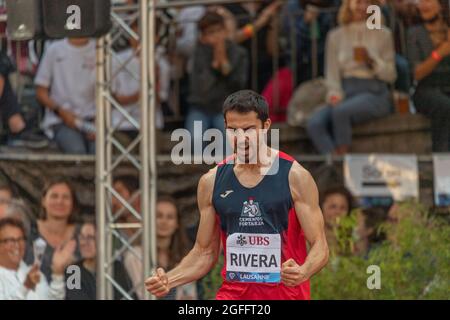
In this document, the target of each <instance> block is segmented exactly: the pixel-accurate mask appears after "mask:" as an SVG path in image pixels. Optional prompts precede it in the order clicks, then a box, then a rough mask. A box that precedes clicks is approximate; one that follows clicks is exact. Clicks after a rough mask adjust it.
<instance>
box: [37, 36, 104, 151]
mask: <svg viewBox="0 0 450 320" xmlns="http://www.w3.org/2000/svg"><path fill="white" fill-rule="evenodd" d="M95 63H96V62H95V42H94V41H93V40H90V39H88V38H68V39H63V40H58V41H55V42H53V43H52V44H51V45H50V46H49V47H48V49H47V50H46V52H45V53H44V56H43V58H42V60H41V63H40V65H39V69H38V72H37V75H36V78H35V80H34V82H35V84H36V95H37V99H38V101H39V102H40V103H41V104H42V105H44V106H45V108H46V112H45V116H44V120H43V124H42V127H43V129H44V130H45V132H46V133H47V134H48V135H49V137H51V138H54V140H55V141H56V142H57V144H58V146H59V148H60V149H61V150H62V151H63V152H64V153H69V154H93V153H94V152H95V125H94V118H95V112H96V110H95V84H96V83H95V76H96V75H95Z"/></svg>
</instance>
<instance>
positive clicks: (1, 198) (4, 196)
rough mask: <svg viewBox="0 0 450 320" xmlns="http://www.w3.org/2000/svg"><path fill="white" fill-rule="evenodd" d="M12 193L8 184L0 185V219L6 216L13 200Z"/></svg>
mask: <svg viewBox="0 0 450 320" xmlns="http://www.w3.org/2000/svg"><path fill="white" fill-rule="evenodd" d="M13 195H14V191H13V189H12V187H11V185H9V184H8V183H3V184H1V185H0V219H1V218H4V217H5V216H6V212H7V210H8V206H9V205H10V203H11V200H12V199H13Z"/></svg>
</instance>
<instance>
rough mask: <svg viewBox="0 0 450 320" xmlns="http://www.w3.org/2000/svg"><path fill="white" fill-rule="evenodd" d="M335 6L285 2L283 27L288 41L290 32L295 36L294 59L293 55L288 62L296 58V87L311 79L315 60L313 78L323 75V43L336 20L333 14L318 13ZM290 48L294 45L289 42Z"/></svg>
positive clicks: (324, 0)
mask: <svg viewBox="0 0 450 320" xmlns="http://www.w3.org/2000/svg"><path fill="white" fill-rule="evenodd" d="M335 5H336V1H330V0H290V1H288V4H287V6H286V13H285V14H286V16H285V19H283V28H284V31H285V34H286V35H287V37H288V39H290V37H291V32H294V34H295V38H296V42H295V44H296V48H295V49H296V56H295V57H294V56H292V57H291V59H296V60H295V62H296V65H297V70H296V72H297V75H296V77H297V83H298V84H301V83H302V82H304V81H307V80H311V79H312V78H313V72H312V71H313V70H312V69H313V63H314V61H315V62H316V64H317V70H316V71H317V74H316V77H318V76H323V74H324V59H325V40H326V36H327V34H328V31H329V30H330V29H331V28H332V26H333V25H334V24H335V22H334V20H335V18H334V14H333V13H331V12H324V11H322V12H321V10H323V9H324V8H327V7H332V6H335ZM292 28H293V29H292ZM314 41H316V44H317V47H316V52H315V53H314V52H313V43H314ZM292 45H294V44H293V43H291V41H289V46H292ZM291 53H292V49H291ZM315 59H316V60H315Z"/></svg>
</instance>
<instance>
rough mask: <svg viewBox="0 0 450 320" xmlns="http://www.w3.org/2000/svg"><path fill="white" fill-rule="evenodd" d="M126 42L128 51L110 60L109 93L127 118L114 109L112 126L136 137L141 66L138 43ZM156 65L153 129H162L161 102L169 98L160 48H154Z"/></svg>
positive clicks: (167, 70)
mask: <svg viewBox="0 0 450 320" xmlns="http://www.w3.org/2000/svg"><path fill="white" fill-rule="evenodd" d="M131 28H132V29H133V31H135V32H136V33H138V32H139V30H138V25H137V23H134V24H133V25H132V26H131ZM129 42H130V48H128V49H125V50H123V51H122V52H120V53H118V55H117V57H116V59H113V61H112V70H113V73H112V74H113V81H112V91H113V93H114V98H115V99H116V100H117V102H119V103H120V104H121V105H122V106H123V107H124V111H126V112H127V114H128V117H127V116H124V114H123V113H122V112H120V111H119V110H117V108H113V110H112V125H113V127H114V128H115V129H118V130H119V131H120V132H122V133H124V134H126V135H127V136H128V138H135V136H136V135H137V133H138V131H139V125H140V123H141V113H140V106H139V100H140V95H141V91H140V87H141V83H140V74H141V65H140V62H139V42H138V41H137V40H135V39H134V38H131V39H130V40H129ZM156 66H157V70H156V74H157V81H158V86H157V89H158V90H157V99H156V100H157V109H156V127H157V128H158V129H162V128H163V126H164V119H163V114H162V111H161V107H160V103H161V102H166V101H167V100H168V99H169V89H170V65H169V63H168V61H167V59H166V57H165V55H164V52H163V51H162V48H160V47H157V49H156ZM129 118H132V119H133V120H134V123H133V122H132V121H129Z"/></svg>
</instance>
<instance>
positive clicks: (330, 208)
mask: <svg viewBox="0 0 450 320" xmlns="http://www.w3.org/2000/svg"><path fill="white" fill-rule="evenodd" d="M321 208H322V213H323V217H324V222H325V234H326V237H327V243H328V246H329V247H330V251H331V252H332V253H335V254H337V253H341V252H340V249H341V248H340V244H339V243H338V239H337V238H336V232H337V230H338V229H339V227H340V224H341V219H343V218H344V217H347V216H349V215H350V214H351V213H352V211H353V209H354V199H353V195H352V194H351V193H350V191H349V190H348V189H347V188H345V187H344V186H331V187H329V188H327V189H326V190H325V191H324V192H323V193H322V194H321ZM356 219H357V221H356V226H355V228H354V230H352V232H353V235H352V237H353V238H354V243H355V246H354V248H352V253H364V252H366V250H367V236H366V234H367V232H366V231H367V230H366V228H365V219H364V216H363V215H362V214H361V213H358V214H357V215H356Z"/></svg>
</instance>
